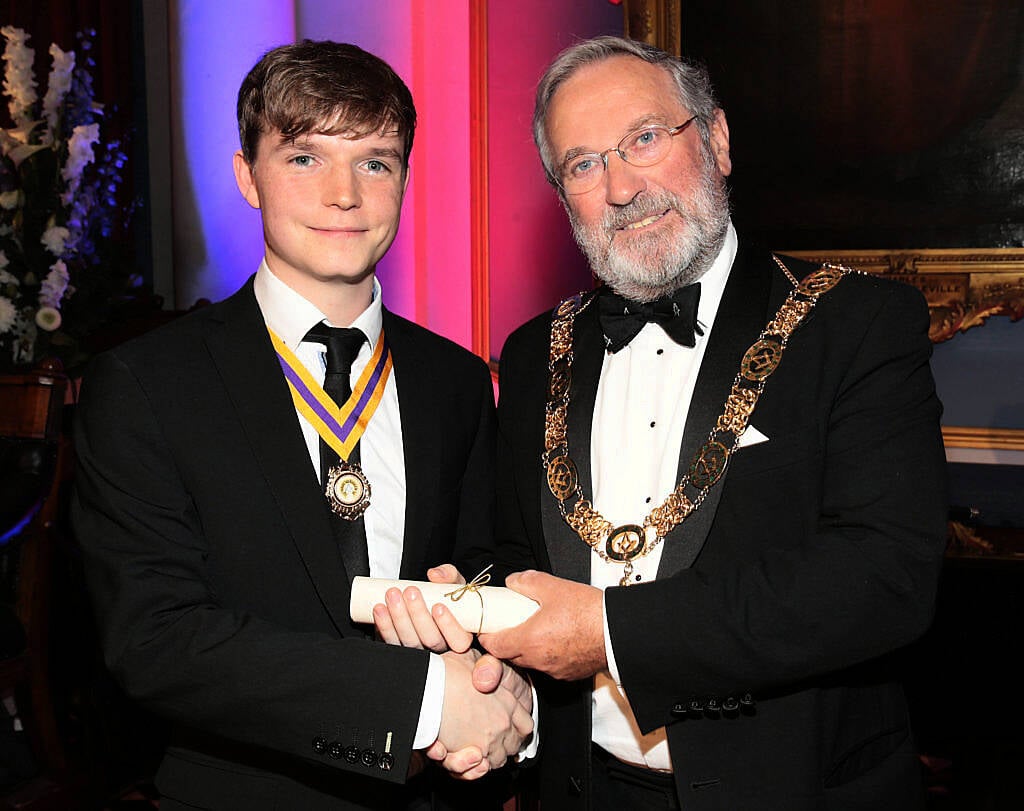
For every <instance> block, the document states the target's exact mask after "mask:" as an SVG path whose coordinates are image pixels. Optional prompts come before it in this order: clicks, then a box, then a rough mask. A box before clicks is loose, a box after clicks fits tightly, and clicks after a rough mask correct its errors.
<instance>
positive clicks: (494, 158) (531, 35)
mask: <svg viewBox="0 0 1024 811" xmlns="http://www.w3.org/2000/svg"><path fill="white" fill-rule="evenodd" d="M622 23H623V20H622V7H621V6H620V5H615V4H613V3H611V2H609V0H586V1H585V2H576V3H569V2H561V3H559V2H551V0H517V2H514V3H508V2H491V3H489V5H488V28H489V34H488V43H487V44H488V70H489V72H490V78H489V82H488V108H489V111H490V115H489V126H488V129H489V134H488V141H489V151H490V156H489V160H488V174H489V184H490V228H489V234H488V238H489V244H490V259H489V265H490V273H489V278H490V347H489V349H490V355H491V357H492V358H497V357H498V356H499V354H500V352H501V347H502V344H503V343H504V341H505V338H506V337H508V334H509V333H510V332H511V331H512V330H513V329H515V327H517V326H518V325H519V324H521V323H522V322H524V321H526V320H527V319H529V318H531V317H533V316H534V315H537V314H538V313H540V312H542V311H544V310H550V309H551V308H552V307H554V305H555V304H557V303H558V301H560V300H561V299H562V298H564V297H565V296H568V295H571V294H572V293H575V292H578V291H579V290H586V289H589V287H590V285H591V276H590V272H589V270H588V269H587V266H586V262H585V260H584V259H583V256H582V255H581V254H580V252H579V249H578V248H577V247H576V243H575V242H574V241H573V239H572V235H571V233H570V231H569V225H568V221H567V220H566V218H565V213H564V212H563V211H562V208H561V205H560V204H559V202H558V198H557V197H556V195H555V193H554V191H553V190H552V189H551V187H550V186H548V184H547V181H546V180H545V179H544V172H543V170H542V169H541V164H540V159H539V158H538V157H537V150H536V148H535V147H534V145H533V135H532V131H531V119H532V117H533V95H534V91H535V90H536V87H537V81H538V80H539V79H540V76H541V74H542V73H543V72H544V68H545V67H547V65H548V63H549V62H550V61H551V60H552V59H553V58H554V56H555V55H556V54H557V53H558V52H559V51H561V50H562V49H563V48H566V47H568V46H569V45H571V44H573V43H574V42H576V41H578V40H581V39H586V38H587V37H592V36H598V35H601V34H617V35H619V36H621V35H622V28H623V24H622Z"/></svg>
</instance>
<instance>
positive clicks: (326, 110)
mask: <svg viewBox="0 0 1024 811" xmlns="http://www.w3.org/2000/svg"><path fill="white" fill-rule="evenodd" d="M273 130H277V131H279V132H280V133H281V134H282V135H283V136H284V138H285V139H289V140H294V139H295V138H298V137H299V136H300V135H307V134H310V133H316V134H319V135H339V134H345V135H352V136H354V137H356V138H361V137H364V136H366V135H370V134H372V133H381V132H390V131H397V132H398V135H399V137H401V138H402V140H403V142H404V144H405V150H404V154H403V156H402V161H403V164H404V165H406V166H408V164H409V153H410V152H411V151H412V139H413V134H414V132H415V130H416V108H415V107H414V106H413V102H412V94H411V93H410V92H409V88H408V87H406V86H405V83H404V82H403V81H402V80H401V78H399V76H398V74H396V73H395V72H394V71H393V70H392V69H391V67H390V66H389V65H388V64H387V63H386V62H385V61H384V60H382V59H380V58H379V57H376V56H374V55H373V54H371V53H368V52H366V51H364V50H363V49H362V48H359V47H357V46H355V45H349V44H347V43H339V42H330V41H327V40H325V41H321V42H314V41H313V40H309V39H306V40H303V41H302V42H296V43H294V44H292V45H282V46H281V47H279V48H274V49H273V50H270V51H267V53H265V54H264V55H263V57H262V58H261V59H260V61H259V62H257V63H256V65H255V66H254V67H253V68H252V70H250V71H249V73H248V75H247V76H246V77H245V80H244V81H243V82H242V86H241V87H240V88H239V90H238V136H239V140H240V141H241V144H242V155H243V156H244V157H245V160H246V162H247V163H248V164H249V165H250V166H252V165H253V164H254V163H255V161H256V145H257V144H258V143H259V139H260V135H262V134H263V133H264V132H270V131H273Z"/></svg>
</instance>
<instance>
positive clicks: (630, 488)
mask: <svg viewBox="0 0 1024 811" xmlns="http://www.w3.org/2000/svg"><path fill="white" fill-rule="evenodd" d="M534 136H535V139H536V142H537V146H538V148H539V151H540V155H541V160H542V161H543V164H544V168H545V170H546V172H547V175H548V178H549V180H550V181H551V183H552V184H553V186H554V187H555V189H556V191H557V193H558V195H559V197H560V199H561V201H562V203H563V204H564V206H565V209H566V211H567V213H568V215H569V220H570V222H571V224H572V228H573V232H574V234H575V235H576V239H577V241H578V242H579V244H580V246H581V248H582V249H583V251H584V252H585V253H586V255H587V257H588V259H589V261H590V264H591V267H592V269H593V271H594V273H595V274H596V276H597V277H598V278H599V279H601V280H602V281H603V282H604V284H603V285H602V286H601V287H600V288H599V289H598V290H596V291H591V292H587V293H585V294H582V295H580V296H577V297H574V298H571V299H568V300H567V301H565V302H563V303H562V304H561V305H560V306H559V307H557V308H556V309H555V310H554V311H553V312H549V313H545V314H544V315H542V316H540V317H539V318H536V319H534V320H532V321H530V322H529V323H527V324H526V325H524V326H523V327H521V328H520V329H519V330H517V331H516V332H515V333H514V334H513V335H512V336H511V337H510V338H509V339H508V342H507V343H506V345H505V348H504V350H503V353H502V358H501V379H500V382H501V398H500V403H499V451H498V453H499V464H498V469H499V473H498V477H499V489H498V504H499V527H500V529H499V532H500V533H503V539H502V540H503V543H502V545H501V547H500V551H499V556H500V557H502V558H503V561H504V563H505V564H506V565H507V566H508V570H509V571H512V570H514V569H527V570H528V571H525V572H522V573H518V574H513V575H510V576H509V577H508V579H507V584H508V585H509V586H511V587H512V588H514V589H516V590H517V591H521V592H523V593H524V594H527V595H529V596H531V597H533V598H535V599H536V600H538V601H539V602H540V603H541V609H540V611H539V612H538V613H537V614H535V615H534V616H533V617H532V618H531V619H530V620H528V621H527V622H525V623H524V624H522V625H521V626H518V627H517V628H514V629H511V630H508V631H504V632H501V633H498V634H491V635H483V636H482V637H481V641H482V642H483V644H484V646H485V647H486V648H487V649H488V650H489V651H490V652H491V653H493V654H495V655H497V656H499V657H501V658H503V659H507V660H509V661H511V662H513V663H515V664H517V665H522V666H526V667H529V668H532V669H534V670H536V671H540V672H542V673H543V674H546V675H542V676H538V678H537V683H538V687H539V691H540V694H541V699H542V707H541V710H542V712H541V735H540V749H541V764H540V772H539V774H540V784H541V793H540V796H541V806H542V807H544V808H558V809H621V808H630V809H636V808H658V809H664V808H678V807H681V808H683V809H687V811H700V810H701V809H730V810H733V809H752V808H768V809H785V811H798V809H823V808H828V809H861V808H863V809H882V808H885V809H898V808H912V807H915V805H916V804H917V803H918V802H919V799H920V785H921V782H920V776H919V771H918V770H919V764H918V761H917V758H916V756H915V752H914V745H913V739H912V736H911V731H910V727H909V722H908V717H907V708H906V704H905V702H904V697H903V693H902V691H901V688H900V687H899V686H898V684H897V682H896V681H895V680H894V675H893V672H892V668H891V667H890V666H889V665H888V663H887V658H886V655H887V654H890V653H891V652H893V651H894V650H896V649H898V648H900V647H901V646H903V645H906V644H907V643H908V642H910V641H911V640H913V639H915V638H916V637H917V636H919V635H920V634H921V633H922V632H923V631H924V630H925V629H926V628H927V627H928V624H929V622H930V619H931V616H932V611H933V601H934V596H935V589H936V582H937V578H938V573H939V568H940V562H941V558H942V551H943V546H944V535H945V515H946V502H945V479H944V476H945V474H944V456H943V448H942V440H941V435H940V431H939V416H940V412H941V406H940V404H939V401H938V400H937V398H936V396H935V390H934V384H933V380H932V376H931V372H930V370H929V364H928V361H929V356H930V352H931V346H930V343H929V340H928V335H927V325H928V315H927V310H926V307H925V304H924V301H923V300H922V298H921V296H920V295H919V294H918V293H917V292H916V291H915V290H914V289H912V288H910V287H908V286H904V285H901V284H897V283H893V282H890V281H887V280H883V279H880V278H877V277H873V276H869V275H864V274H860V273H857V272H855V271H850V270H848V269H845V268H836V267H828V266H826V267H823V268H819V267H817V266H812V265H808V264H804V263H801V262H797V261H794V260H792V259H789V258H786V257H783V256H774V255H772V254H770V253H769V252H767V251H761V250H758V249H757V248H756V247H755V246H753V245H751V244H748V243H747V242H746V241H744V240H743V239H741V238H738V237H737V234H736V232H735V230H734V228H733V226H732V224H731V222H730V217H729V208H728V198H727V190H726V185H725V178H726V177H727V176H728V175H729V174H730V172H731V170H732V164H731V160H730V154H729V128H728V124H727V122H726V118H725V114H724V112H723V111H722V110H721V109H720V108H719V107H718V105H717V103H716V101H715V98H714V96H713V94H712V90H711V86H710V82H709V80H708V77H707V75H706V73H705V72H704V71H703V70H702V69H700V68H698V67H695V66H692V65H689V64H686V63H684V62H681V61H679V60H676V59H675V58H673V57H671V56H670V55H668V54H665V53H663V52H661V51H659V50H656V49H654V48H651V47H649V46H646V45H643V44H640V43H636V42H630V41H626V40H621V39H617V38H600V39H596V40H592V41H588V42H583V43H581V44H578V45H575V46H573V47H572V48H570V49H568V50H567V51H565V52H563V53H562V54H561V55H559V56H558V58H557V59H556V60H555V62H554V63H553V64H552V65H551V67H550V68H549V69H548V71H547V72H546V74H545V75H544V77H543V78H542V80H541V82H540V86H539V88H538V91H537V105H536V110H535V115H534ZM779 204H780V205H784V204H785V201H782V200H780V201H779Z"/></svg>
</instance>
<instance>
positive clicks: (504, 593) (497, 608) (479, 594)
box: [349, 577, 540, 634]
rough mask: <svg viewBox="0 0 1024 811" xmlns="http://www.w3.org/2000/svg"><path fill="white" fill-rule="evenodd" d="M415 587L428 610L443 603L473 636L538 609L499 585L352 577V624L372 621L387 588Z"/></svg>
mask: <svg viewBox="0 0 1024 811" xmlns="http://www.w3.org/2000/svg"><path fill="white" fill-rule="evenodd" d="M409 586H416V588H418V589H419V590H420V593H421V594H422V595H423V600H424V602H425V603H426V604H427V608H428V609H432V608H433V607H434V606H435V605H436V604H437V603H443V604H444V605H445V607H446V608H448V610H449V611H451V612H452V614H453V615H454V616H455V619H456V620H458V622H459V624H460V625H461V626H462V627H463V628H465V629H466V630H467V631H470V632H472V633H474V634H475V633H492V632H494V631H502V630H504V629H505V628H511V627H513V626H515V625H519V623H521V622H523V621H525V620H527V619H529V617H530V616H531V615H532V614H533V612H534V611H536V610H537V609H538V608H540V606H539V605H538V604H537V603H536V602H535V601H533V600H531V599H530V598H529V597H524V596H523V595H522V594H519V593H518V592H515V591H512V589H507V588H503V587H500V586H482V585H477V586H475V587H474V586H472V585H470V586H468V587H466V586H455V585H452V584H451V583H429V582H423V581H418V580H387V579H384V578H379V577H354V578H353V579H352V598H351V600H350V601H349V613H350V614H351V615H352V619H353V621H355V622H367V623H372V622H373V607H374V606H375V605H377V604H378V603H384V594H385V593H386V592H387V590H388V589H391V588H398V589H401V590H403V591H404V590H405V589H406V588H408V587H409Z"/></svg>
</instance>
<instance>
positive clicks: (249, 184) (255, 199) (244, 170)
mask: <svg viewBox="0 0 1024 811" xmlns="http://www.w3.org/2000/svg"><path fill="white" fill-rule="evenodd" d="M233 163H234V168H235V183H237V184H238V190H239V191H240V192H241V193H242V197H244V198H245V200H246V202H247V203H248V204H249V205H251V206H252V207H253V208H259V207H260V193H259V190H258V189H257V188H256V178H254V177H253V175H252V167H251V166H250V165H249V162H248V161H246V159H245V156H244V155H243V154H242V150H241V149H239V150H238V151H237V152H236V153H235V156H234V161H233Z"/></svg>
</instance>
